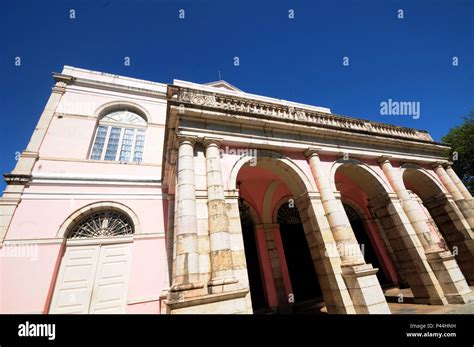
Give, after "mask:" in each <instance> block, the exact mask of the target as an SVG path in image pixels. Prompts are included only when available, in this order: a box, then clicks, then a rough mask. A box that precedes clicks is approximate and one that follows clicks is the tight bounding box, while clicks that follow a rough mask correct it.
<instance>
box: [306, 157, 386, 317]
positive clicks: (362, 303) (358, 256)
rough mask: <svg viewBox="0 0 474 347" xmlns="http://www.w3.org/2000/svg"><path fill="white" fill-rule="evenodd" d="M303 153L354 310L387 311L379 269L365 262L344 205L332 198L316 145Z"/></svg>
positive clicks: (365, 311) (366, 311)
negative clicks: (306, 159) (379, 278)
mask: <svg viewBox="0 0 474 347" xmlns="http://www.w3.org/2000/svg"><path fill="white" fill-rule="evenodd" d="M305 155H306V157H307V158H308V161H309V165H310V167H311V172H312V174H313V177H314V180H315V182H316V185H317V187H318V190H319V194H320V196H321V202H322V204H323V208H324V211H325V216H326V218H327V220H328V222H329V226H330V228H331V232H332V234H333V236H334V240H335V242H336V246H337V249H338V251H339V255H340V257H341V261H342V262H341V270H342V277H343V278H344V282H345V283H346V286H347V290H348V291H349V294H350V296H351V299H352V302H353V304H354V308H355V311H356V313H390V309H389V307H388V304H387V301H386V300H385V296H384V294H383V291H382V288H381V287H380V283H379V281H378V279H377V277H376V275H375V274H376V273H377V271H378V269H374V268H373V267H372V265H371V264H366V263H365V260H364V257H363V255H362V252H361V251H360V248H359V244H358V242H357V239H356V237H355V235H354V232H353V231H352V228H351V225H350V222H349V219H348V218H347V215H346V212H345V211H344V207H343V206H342V203H341V202H340V201H338V200H337V199H336V198H335V196H334V192H333V190H332V188H331V185H330V184H329V178H328V177H327V176H326V174H325V172H324V168H323V167H322V164H321V160H320V159H319V155H318V149H315V148H309V149H308V150H307V151H306V152H305ZM329 252H331V250H329Z"/></svg>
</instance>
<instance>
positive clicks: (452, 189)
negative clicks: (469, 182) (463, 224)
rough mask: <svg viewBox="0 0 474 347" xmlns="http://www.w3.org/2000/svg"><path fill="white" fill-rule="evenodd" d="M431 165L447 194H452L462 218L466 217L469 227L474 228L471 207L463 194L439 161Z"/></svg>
mask: <svg viewBox="0 0 474 347" xmlns="http://www.w3.org/2000/svg"><path fill="white" fill-rule="evenodd" d="M432 167H433V170H434V171H435V172H436V174H437V175H438V177H439V179H440V181H441V182H442V183H443V185H444V186H445V187H446V189H447V191H448V192H449V194H451V195H452V197H453V199H454V202H455V203H456V205H457V206H458V208H459V210H460V211H461V213H462V214H463V216H464V218H466V221H467V223H468V224H469V226H470V228H471V229H474V215H473V213H472V209H471V207H470V206H469V203H468V202H467V201H466V200H465V199H464V195H463V194H462V193H461V192H460V191H459V189H458V187H457V185H456V184H455V183H454V182H453V180H451V177H450V176H448V174H447V172H446V170H444V167H443V165H442V164H441V163H439V162H436V163H433V165H432ZM451 171H452V170H451ZM453 172H454V171H453ZM463 186H464V185H463Z"/></svg>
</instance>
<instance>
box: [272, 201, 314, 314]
mask: <svg viewBox="0 0 474 347" xmlns="http://www.w3.org/2000/svg"><path fill="white" fill-rule="evenodd" d="M277 221H278V224H279V226H280V235H281V239H282V243H283V249H284V253H285V259H286V264H287V266H288V272H289V276H290V280H291V287H292V290H293V293H292V294H293V295H294V303H295V304H300V303H304V302H307V301H310V300H319V301H321V300H322V292H321V288H320V285H319V280H318V276H317V274H316V270H315V268H314V264H313V260H312V257H311V253H310V251H309V246H308V242H307V240H306V236H305V233H304V229H303V225H302V223H301V218H300V214H299V212H298V209H297V207H296V206H295V205H294V204H291V203H284V204H283V205H281V207H280V208H279V209H278V214H277ZM297 307H298V306H297Z"/></svg>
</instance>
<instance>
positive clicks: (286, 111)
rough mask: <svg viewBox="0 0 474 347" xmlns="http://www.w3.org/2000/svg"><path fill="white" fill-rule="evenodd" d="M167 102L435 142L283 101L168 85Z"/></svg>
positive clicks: (412, 131) (387, 126)
mask: <svg viewBox="0 0 474 347" xmlns="http://www.w3.org/2000/svg"><path fill="white" fill-rule="evenodd" d="M168 101H169V102H170V103H172V104H174V105H183V106H185V105H186V104H188V105H194V107H196V106H197V107H208V108H212V109H219V110H225V111H234V112H242V113H245V114H251V115H252V116H258V117H259V118H265V117H266V118H270V119H275V120H280V121H285V122H293V123H301V124H309V125H319V126H325V127H332V128H337V129H344V130H351V131H355V132H364V133H373V134H378V135H382V136H388V137H395V138H404V139H411V140H417V141H421V142H431V143H435V141H433V139H432V138H431V136H430V135H429V134H428V133H427V132H425V131H421V130H417V129H412V128H406V127H401V126H395V125H390V124H384V123H379V122H374V121H368V120H363V119H358V118H352V117H347V116H340V115H335V114H328V113H323V112H317V111H314V110H311V109H309V108H298V107H293V106H289V105H284V104H278V103H271V102H266V101H258V100H252V99H249V98H244V97H240V96H232V95H227V94H220V93H212V92H206V91H200V90H195V89H190V88H184V87H178V86H168Z"/></svg>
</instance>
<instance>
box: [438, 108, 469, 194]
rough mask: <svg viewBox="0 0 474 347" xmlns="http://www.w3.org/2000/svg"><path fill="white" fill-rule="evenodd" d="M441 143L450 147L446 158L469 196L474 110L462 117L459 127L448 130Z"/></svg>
mask: <svg viewBox="0 0 474 347" xmlns="http://www.w3.org/2000/svg"><path fill="white" fill-rule="evenodd" d="M441 141H443V142H446V143H449V144H450V145H451V149H450V151H449V153H448V156H449V160H450V161H452V162H453V165H452V166H453V169H454V171H456V173H457V174H458V176H459V178H461V180H462V181H463V182H464V184H465V185H466V187H467V189H469V191H470V192H471V194H472V193H474V110H472V111H471V112H470V113H469V115H468V116H465V117H464V122H463V123H462V124H461V125H459V126H457V127H455V128H452V129H450V130H449V132H448V133H447V134H446V136H444V137H443V138H442V139H441Z"/></svg>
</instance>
